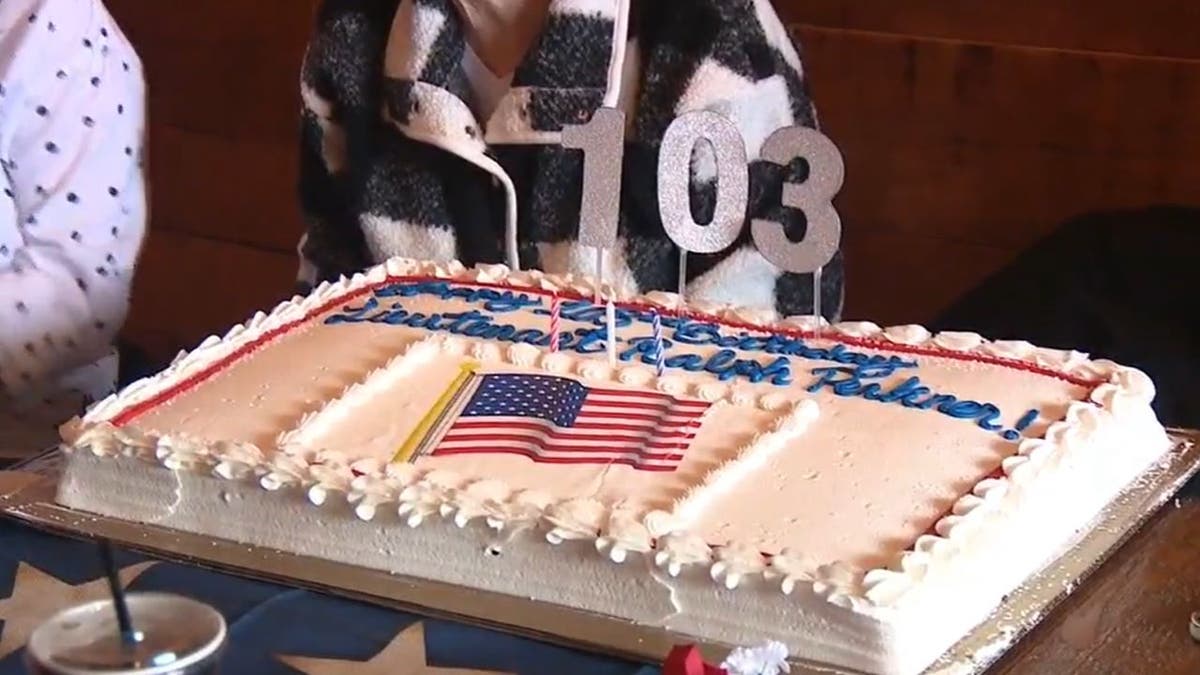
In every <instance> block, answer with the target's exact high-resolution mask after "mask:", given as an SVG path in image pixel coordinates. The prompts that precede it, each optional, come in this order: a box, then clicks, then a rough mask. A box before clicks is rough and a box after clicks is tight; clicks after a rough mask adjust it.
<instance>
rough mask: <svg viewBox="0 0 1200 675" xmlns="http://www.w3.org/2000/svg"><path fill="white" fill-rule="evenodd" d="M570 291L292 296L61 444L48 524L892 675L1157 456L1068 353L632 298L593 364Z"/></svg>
mask: <svg viewBox="0 0 1200 675" xmlns="http://www.w3.org/2000/svg"><path fill="white" fill-rule="evenodd" d="M594 293H595V289H594V288H593V286H592V284H591V283H590V282H588V281H586V280H583V279H578V278H567V277H554V276H549V275H543V274H540V273H537V272H510V271H509V270H508V269H506V268H503V267H498V266H489V267H479V268H476V269H466V268H464V267H462V266H461V265H457V264H449V265H433V264H425V263H417V262H412V261H407V260H393V261H391V262H389V263H387V264H386V265H384V266H380V267H377V268H375V269H372V270H371V271H370V272H369V273H367V274H363V275H359V276H356V277H355V278H353V279H348V280H343V281H341V282H339V283H335V284H326V285H323V286H321V287H320V288H318V289H317V290H316V291H315V292H314V293H313V294H311V295H310V296H308V297H306V298H296V299H294V300H292V301H290V302H287V303H284V304H282V305H280V306H279V307H278V308H276V309H275V310H274V311H273V312H272V313H270V314H269V315H266V314H259V315H257V316H255V317H254V318H253V319H251V320H250V321H249V322H248V323H246V324H245V325H243V326H238V327H236V328H234V329H233V330H232V331H230V332H229V334H227V335H226V336H225V337H224V338H215V337H214V338H210V339H209V340H207V341H205V342H204V343H203V344H202V345H200V347H199V348H198V349H196V350H195V351H193V352H192V353H190V354H187V355H181V356H180V358H179V359H177V360H176V362H175V363H174V364H173V365H172V366H171V367H170V368H168V369H167V370H166V371H165V372H163V373H161V374H159V375H157V376H155V377H152V378H149V379H147V380H143V381H141V382H138V383H136V384H134V385H133V386H130V387H129V388H127V389H125V390H124V391H122V392H121V393H119V394H118V395H116V396H114V397H111V398H109V399H108V400H105V401H103V402H101V403H99V404H98V405H96V406H94V407H93V408H92V409H91V410H90V411H89V412H88V414H87V415H86V416H85V417H84V418H83V419H82V420H78V421H76V422H74V423H72V424H71V425H69V426H68V427H67V428H66V429H65V434H64V435H65V438H66V441H67V444H68V461H67V466H66V470H65V474H64V478H63V480H62V483H61V485H60V488H59V492H58V501H59V502H60V503H62V504H64V505H66V506H68V507H72V508H75V509H79V510H83V511H88V512H93V513H98V514H103V515H106V516H112V517H116V518H121V519H126V520H131V521H138V522H144V523H154V524H156V525H160V526H164V527H168V528H175V529H179V530H185V531H189V532H194V533H200V534H203V535H208V536H212V537H217V538H224V539H229V540H234V541H238V542H245V543H251V544H256V545H262V546H267V547H272V548H277V549H281V550H284V551H291V552H296V553H300V554H305V555H310V556H318V557H321V558H327V559H330V560H334V561H339V562H344V563H349V564H354V565H359V566H365V567H369V568H373V569H379V570H386V571H388V572H393V573H397V574H403V575H411V576H414V577H420V578H427V579H433V580H438V581H441V582H448V583H451V584H457V585H463V586H469V587H474V588H480V589H486V590H488V591H494V592H499V593H506V594H512V595H516V596H521V597H527V598H532V599H534V600H536V601H540V602H546V603H555V604H561V605H567V606H570V607H574V608H579V609H583V610H587V611H591V612H598V613H601V614H606V615H610V616H612V617H616V618H618V619H623V620H631V621H635V622H639V623H643V624H648V625H652V626H659V627H664V628H667V629H669V630H672V631H677V632H678V633H679V634H680V635H683V636H689V637H693V638H698V639H701V640H705V641H711V642H714V643H720V644H726V645H741V644H757V643H761V642H762V641H763V640H768V639H770V640H778V641H780V642H783V643H784V644H786V645H787V646H788V648H789V649H790V650H791V653H792V655H793V656H795V657H798V658H801V659H807V660H811V661H815V662H820V663H823V664H829V665H832V666H835V667H840V668H845V669H852V670H857V671H864V672H869V673H889V674H891V673H894V674H897V675H908V674H911V673H917V672H920V671H921V670H923V669H925V668H926V667H928V665H929V664H930V663H932V662H933V661H934V660H936V659H937V657H938V656H939V655H940V654H942V653H943V652H944V651H945V650H946V649H948V648H949V647H950V646H951V645H953V643H955V642H956V641H957V640H958V639H960V638H961V637H962V636H963V635H964V634H965V633H967V632H968V631H969V630H970V629H971V628H972V627H974V626H975V625H977V624H978V623H979V622H981V621H982V620H983V619H985V618H986V617H987V616H988V614H989V613H990V612H991V611H992V610H993V609H994V608H995V607H996V605H997V604H998V603H999V602H1000V601H1001V599H1002V598H1003V597H1004V596H1005V595H1006V594H1007V593H1009V592H1010V591H1011V590H1013V589H1014V588H1016V587H1017V586H1018V585H1020V584H1021V582H1022V581H1023V580H1025V579H1026V578H1028V577H1029V576H1030V575H1031V574H1033V573H1034V572H1036V571H1037V570H1038V569H1039V568H1041V567H1042V566H1044V565H1045V564H1046V563H1047V562H1048V561H1050V560H1052V559H1053V558H1054V556H1055V555H1056V554H1057V553H1059V552H1061V551H1062V550H1063V548H1064V547H1065V546H1066V545H1067V544H1068V543H1069V542H1070V541H1071V539H1072V537H1074V536H1075V535H1076V534H1077V533H1078V532H1079V531H1080V530H1081V529H1083V528H1086V527H1087V525H1088V523H1089V522H1090V521H1091V520H1092V519H1093V518H1094V517H1095V515H1096V514H1097V513H1098V512H1099V511H1100V510H1101V509H1102V508H1103V506H1104V505H1105V504H1106V503H1107V502H1108V501H1110V500H1111V499H1112V498H1113V497H1114V496H1115V495H1116V494H1117V493H1119V492H1120V491H1121V490H1122V489H1123V488H1124V487H1126V486H1127V485H1128V483H1129V482H1130V481H1131V480H1132V479H1133V478H1134V477H1136V476H1137V475H1138V474H1140V473H1141V472H1143V471H1144V470H1145V469H1146V468H1148V467H1149V466H1150V465H1151V464H1152V463H1154V462H1155V461H1156V460H1157V459H1159V458H1160V457H1161V456H1162V455H1163V453H1164V452H1165V451H1166V450H1167V449H1168V447H1169V445H1170V442H1169V439H1168V437H1167V435H1166V433H1165V431H1164V429H1163V428H1162V426H1161V425H1160V424H1159V423H1158V421H1157V420H1156V419H1155V416H1154V414H1153V412H1152V411H1151V408H1150V401H1151V399H1152V397H1153V395H1154V389H1153V385H1152V384H1151V382H1150V381H1149V379H1148V378H1147V377H1146V376H1145V375H1144V374H1142V373H1140V372H1138V371H1136V370H1133V369H1129V368H1124V367H1121V366H1119V365H1117V364H1114V363H1111V362H1105V361H1092V360H1089V359H1088V358H1087V356H1086V355H1084V354H1081V353H1078V352H1071V351H1059V350H1052V349H1040V348H1037V347H1034V346H1033V345H1030V344H1028V343H1025V342H988V341H986V340H984V339H983V338H981V337H979V336H978V335H974V334H969V333H942V334H938V335H931V334H930V333H929V332H928V331H927V330H925V329H923V328H921V327H919V326H901V327H896V328H886V329H883V328H880V327H879V326H876V325H874V324H871V323H865V322H864V323H844V324H839V325H835V326H822V325H820V324H819V323H818V322H817V321H816V320H814V319H812V318H804V317H800V318H789V319H779V318H778V317H776V316H774V315H773V314H772V313H771V312H770V311H751V310H736V309H730V308H725V307H706V306H695V305H693V306H689V307H682V306H680V304H679V301H678V298H677V297H675V296H673V295H670V294H650V295H648V296H645V297H618V298H617V302H616V311H615V312H614V316H615V325H616V335H617V338H618V339H617V341H616V343H615V344H614V346H613V347H614V348H613V350H612V353H611V354H610V352H609V350H608V349H607V345H606V336H607V330H606V316H605V309H604V307H603V306H601V305H596V304H593V296H594ZM552 323H554V324H556V325H557V326H558V334H559V339H558V344H557V345H554V346H552V345H551V340H550V339H549V337H548V335H549V331H550V325H551V324H552ZM656 324H657V327H658V328H659V331H658V335H659V338H660V339H658V340H656V339H655V333H656ZM660 349H661V351H660ZM659 368H661V369H662V371H663V372H662V374H661V375H660V374H659V373H658V369H659Z"/></svg>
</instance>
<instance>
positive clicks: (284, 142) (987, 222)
mask: <svg viewBox="0 0 1200 675" xmlns="http://www.w3.org/2000/svg"><path fill="white" fill-rule="evenodd" d="M108 4H109V7H110V9H111V10H112V12H113V14H114V15H115V16H116V18H117V20H118V22H119V23H121V25H122V26H123V27H124V29H125V31H126V32H127V33H128V34H129V35H130V37H131V38H132V40H133V41H134V43H135V44H136V46H137V47H138V49H139V51H140V53H141V55H142V58H143V60H144V61H145V64H146V70H147V73H148V79H149V84H150V114H151V120H150V122H151V124H150V138H151V146H150V162H151V163H150V171H151V190H152V192H151V194H152V210H151V218H152V231H151V235H150V238H149V241H148V243H147V247H146V250H145V253H144V257H143V260H142V265H141V268H140V270H139V272H138V275H137V280H136V288H135V292H134V297H133V311H132V316H131V317H130V321H129V324H128V329H127V334H128V337H130V338H131V339H133V340H134V341H135V342H137V343H140V344H142V345H143V346H145V347H146V348H147V349H148V350H149V351H150V352H151V353H152V354H154V355H156V356H162V355H165V354H167V353H169V352H173V351H174V350H176V349H179V348H182V347H190V346H191V345H194V344H195V343H196V342H198V341H199V340H200V339H202V338H203V337H204V336H205V335H207V334H209V333H212V332H217V331H221V330H223V329H224V328H225V327H227V326H229V325H230V324H232V323H235V322H237V321H240V320H242V319H243V318H245V317H246V316H248V315H249V314H250V313H252V312H253V311H254V310H255V309H258V308H262V307H267V306H270V305H273V304H274V303H275V302H277V301H278V300H280V299H282V298H283V297H286V296H287V295H288V294H289V293H290V284H291V281H292V278H293V274H294V271H295V255H294V253H293V248H294V246H295V242H296V240H297V237H298V236H299V234H300V231H301V229H302V226H301V222H300V217H299V214H298V212H297V208H296V202H295V187H294V185H295V174H296V160H295V148H296V117H297V110H298V102H297V86H296V81H297V69H298V64H299V62H300V58H301V55H302V53H303V49H304V43H305V40H306V37H307V34H308V30H309V25H310V16H311V11H312V6H313V5H314V1H313V0H305V1H298V0H260V1H259V2H254V3H249V2H245V1H244V0H206V1H205V2H186V3H177V2H161V1H159V0H108ZM776 5H777V7H778V8H779V11H780V14H781V15H782V16H783V17H784V18H785V21H787V23H788V24H789V25H790V26H792V27H793V28H794V30H795V32H796V34H797V35H798V36H799V38H800V40H801V42H802V44H803V49H804V55H805V62H806V66H807V68H808V70H809V73H810V76H811V81H812V86H813V90H814V94H815V96H816V99H817V103H818V106H819V107H820V112H821V116H822V122H823V125H824V127H825V129H826V132H827V133H828V134H829V135H830V136H831V137H832V138H833V139H834V140H835V141H836V142H837V143H838V144H839V146H841V148H842V150H843V152H844V153H845V155H846V160H847V172H848V178H847V186H846V188H845V190H844V192H843V194H842V195H841V197H840V198H839V208H840V210H841V212H842V214H843V218H844V220H845V222H846V247H847V249H848V256H849V257H848V260H849V263H848V264H849V283H848V303H849V305H848V310H847V314H848V316H849V317H851V318H871V319H874V320H877V321H879V322H881V323H900V322H920V321H924V320H928V319H929V318H931V317H932V316H933V315H934V314H935V313H936V312H937V311H938V310H939V309H941V308H943V307H945V306H946V305H947V303H949V302H950V301H951V300H953V299H954V298H955V297H957V296H958V295H959V294H961V293H962V292H963V291H965V290H966V289H967V288H969V287H970V286H972V285H973V284H975V283H977V282H978V281H979V280H981V279H982V278H984V277H985V276H986V275H987V274H989V273H990V272H992V271H993V270H995V269H997V268H998V267H1000V266H1001V265H1003V264H1004V263H1005V262H1007V261H1008V260H1010V259H1012V257H1013V256H1014V255H1015V254H1016V253H1017V252H1019V251H1020V250H1022V249H1023V248H1025V247H1027V246H1028V245H1029V244H1030V243H1031V242H1033V241H1035V240H1036V239H1037V238H1038V237H1040V236H1042V235H1043V234H1045V233H1046V232H1047V231H1049V230H1050V229H1051V228H1053V227H1054V225H1055V224H1056V223H1058V222H1060V221H1062V220H1064V219H1065V218H1067V217H1070V216H1072V215H1076V214H1079V213H1082V212H1086V211H1091V210H1096V209H1104V208H1112V207H1126V206H1141V205H1146V204H1151V203H1163V202H1175V203H1192V204H1195V203H1200V41H1198V40H1197V39H1196V37H1195V36H1196V35H1197V29H1198V28H1200V20H1198V19H1200V5H1196V4H1195V3H1194V2H1192V0H1142V2H1139V3H1134V4H1130V3H1126V2H1116V1H1115V0H1095V1H1093V2H1090V3H1079V2H1074V1H1072V0H1007V1H1006V2H1002V3H998V2H994V0H960V1H959V2H950V3H948V2H944V1H943V0H803V1H798V0H796V1H794V0H777V2H776Z"/></svg>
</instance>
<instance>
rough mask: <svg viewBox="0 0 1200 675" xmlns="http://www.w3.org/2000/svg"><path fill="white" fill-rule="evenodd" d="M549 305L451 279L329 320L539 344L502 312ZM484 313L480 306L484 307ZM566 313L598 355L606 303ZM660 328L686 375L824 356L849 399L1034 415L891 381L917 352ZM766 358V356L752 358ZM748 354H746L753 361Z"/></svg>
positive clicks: (634, 318) (1009, 432)
mask: <svg viewBox="0 0 1200 675" xmlns="http://www.w3.org/2000/svg"><path fill="white" fill-rule="evenodd" d="M418 296H423V297H434V298H438V299H441V300H459V301H461V302H463V303H467V304H472V305H476V306H478V309H467V310H465V311H458V312H440V313H431V314H426V313H422V312H414V311H410V310H409V309H406V308H405V307H404V305H403V303H402V302H400V301H399V300H401V299H405V298H414V297H418ZM548 306H549V303H548V302H546V301H545V299H544V298H542V297H540V296H530V295H529V294H527V293H521V292H516V291H512V290H495V289H490V288H475V287H471V286H463V285H458V284H451V283H450V282H447V281H419V282H398V283H394V284H390V285H387V286H384V287H382V288H380V289H378V290H376V291H375V293H374V296H373V297H371V298H368V299H367V300H366V301H365V302H363V303H362V305H360V306H357V307H354V306H347V307H344V308H343V309H342V311H341V312H340V313H336V314H333V315H331V316H329V317H328V318H327V319H326V320H325V323H327V324H331V325H336V324H349V323H380V324H387V325H393V326H406V327H409V328H417V329H422V330H428V331H435V332H445V333H452V334H455V335H463V336H466V337H472V338H480V339H486V340H496V341H499V342H509V343H524V344H531V345H536V346H539V347H548V346H549V345H550V335H549V333H548V332H546V331H544V330H539V329H536V328H519V327H517V326H514V325H511V324H507V323H503V322H501V321H499V320H498V319H497V316H498V315H503V314H508V313H510V312H516V311H521V310H524V311H526V312H532V313H533V314H536V315H542V316H546V315H549V313H550V312H549V309H548ZM480 310H484V311H480ZM560 311H561V319H562V321H563V322H564V323H565V322H572V323H575V324H584V326H585V327H582V328H575V329H574V330H565V331H562V332H560V334H559V348H560V349H562V350H564V351H572V352H575V353H579V354H600V353H603V352H604V351H605V350H606V340H607V330H606V325H605V321H606V319H605V309H604V307H602V306H597V305H594V304H592V303H591V302H589V301H587V300H564V301H563V303H562V305H561V310H560ZM615 314H616V316H615V323H616V326H617V327H618V328H629V327H630V326H634V325H638V324H641V325H645V326H647V327H648V326H649V325H650V323H651V321H652V314H651V313H650V312H649V311H642V310H638V309H630V308H617V309H616V312H615ZM661 320H662V325H663V327H664V329H666V330H664V335H663V345H662V346H663V351H664V353H665V354H666V356H665V358H664V360H663V366H664V367H666V368H669V369H675V370H683V371H688V372H707V373H711V374H712V375H714V376H716V378H717V379H718V380H721V381H728V380H732V379H735V378H741V379H744V380H748V381H750V382H767V383H770V384H772V385H775V386H779V387H782V386H787V385H789V384H792V383H793V382H794V380H795V374H794V373H793V370H792V363H791V358H793V357H794V358H799V359H804V360H808V361H825V362H830V363H834V364H838V365H835V366H830V367H821V368H813V369H812V371H811V372H812V374H813V375H814V376H815V377H816V379H815V381H813V383H812V384H810V385H809V386H808V387H807V390H808V391H809V392H810V393H814V394H815V393H818V392H821V391H830V392H832V393H833V394H834V395H837V396H843V397H858V398H862V399H865V400H868V401H875V402H878V403H886V404H892V405H900V406H903V407H905V408H911V409H915V410H931V411H935V412H937V413H940V414H943V415H946V416H949V417H952V418H955V419H961V420H969V421H973V422H974V423H975V424H976V425H977V426H978V427H979V428H981V429H984V430H987V431H990V432H996V433H999V434H1000V435H1001V436H1002V437H1003V438H1005V439H1007V440H1010V441H1015V440H1018V439H1019V438H1020V437H1021V432H1023V431H1024V430H1025V429H1026V428H1028V427H1029V426H1030V425H1031V424H1032V423H1033V422H1034V421H1036V419H1037V417H1038V414H1037V411H1036V410H1030V411H1028V412H1026V413H1025V414H1024V415H1023V416H1022V417H1021V418H1020V419H1019V420H1018V421H1017V422H1016V423H1015V424H1014V425H1013V426H1012V427H1011V428H1009V427H1006V426H1005V425H1004V424H1002V423H1001V422H1000V420H1001V419H1002V417H1003V414H1002V412H1001V411H1000V409H999V408H998V407H997V406H996V405H995V404H993V403H987V402H980V401H973V400H969V399H962V398H959V397H957V396H954V395H952V394H944V393H938V392H934V391H933V390H931V389H930V388H929V387H928V386H926V385H925V384H923V383H922V381H921V379H920V378H919V377H917V376H911V377H907V378H906V379H904V380H902V381H900V382H899V383H896V382H894V381H893V382H885V380H886V379H888V378H891V377H892V376H894V375H896V374H897V373H898V372H900V371H902V370H904V369H910V368H917V367H918V364H917V362H916V361H913V360H912V359H907V358H904V357H902V356H899V355H895V354H890V355H883V354H869V353H865V352H860V351H856V350H855V349H853V348H851V347H849V346H847V345H845V344H841V343H836V344H833V345H830V346H828V347H817V346H814V345H810V344H808V343H807V342H805V340H804V339H802V338H800V337H794V336H790V335H778V334H770V335H752V334H750V333H749V332H746V331H739V332H737V333H731V332H728V330H725V331H723V330H722V329H723V327H722V326H720V325H718V324H716V323H710V322H705V321H697V320H694V319H689V318H687V317H671V316H663V317H661ZM615 339H616V340H617V341H618V343H619V344H618V358H619V359H620V360H621V361H624V362H632V361H639V362H641V363H645V364H648V365H654V363H655V344H654V340H653V338H652V337H650V336H649V335H644V336H638V337H626V338H621V337H617V338H615ZM681 347H709V348H712V349H713V351H712V352H711V353H709V354H695V353H686V352H684V353H675V354H671V353H670V351H671V350H672V349H673V348H674V349H676V350H677V351H678V350H679V348H681ZM758 355H762V356H766V357H769V358H768V359H767V360H765V361H760V360H758V359H757V358H754V357H755V356H758ZM747 357H749V358H747Z"/></svg>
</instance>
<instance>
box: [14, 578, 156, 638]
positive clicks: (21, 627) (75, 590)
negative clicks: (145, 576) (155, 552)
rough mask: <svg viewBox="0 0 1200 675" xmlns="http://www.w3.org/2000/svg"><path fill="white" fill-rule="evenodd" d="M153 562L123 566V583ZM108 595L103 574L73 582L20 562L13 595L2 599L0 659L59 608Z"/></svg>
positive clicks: (60, 609)
mask: <svg viewBox="0 0 1200 675" xmlns="http://www.w3.org/2000/svg"><path fill="white" fill-rule="evenodd" d="M154 564H155V563H154V562H143V563H138V564H136V565H133V566H130V567H126V568H125V569H123V570H121V571H120V573H119V575H118V576H119V577H120V579H121V585H122V586H128V585H129V584H130V583H131V582H132V581H133V580H134V579H137V578H138V577H139V576H141V575H142V572H145V571H146V570H147V569H148V568H149V567H151V566H152V565H154ZM108 597H110V596H109V590H108V580H107V579H105V578H104V577H100V578H99V579H94V580H92V581H87V582H84V583H82V584H79V585H77V586H72V585H71V584H68V583H65V582H63V581H59V580H58V579H56V578H54V577H53V576H51V575H49V574H46V573H45V572H43V571H41V570H39V569H38V568H36V567H34V566H32V565H28V564H26V563H23V562H22V563H17V576H16V579H15V580H14V581H13V590H12V595H10V596H9V597H7V598H5V599H3V600H0V621H3V622H4V627H3V628H0V659H3V658H4V657H5V656H8V655H9V654H11V653H13V652H15V651H17V650H18V649H20V648H21V647H24V646H25V643H26V642H28V641H29V636H30V634H31V633H33V630H34V629H35V628H37V627H38V626H39V625H41V624H42V623H43V622H44V621H46V620H47V619H49V618H50V617H52V616H54V615H55V614H57V613H58V612H60V611H62V610H64V609H67V608H68V607H74V606H75V605H81V604H83V603H85V602H92V601H95V600H103V599H105V598H108Z"/></svg>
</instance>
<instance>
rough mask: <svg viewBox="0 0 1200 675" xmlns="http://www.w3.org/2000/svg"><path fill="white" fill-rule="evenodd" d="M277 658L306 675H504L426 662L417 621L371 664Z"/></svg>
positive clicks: (281, 656) (301, 657)
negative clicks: (440, 666) (342, 674)
mask: <svg viewBox="0 0 1200 675" xmlns="http://www.w3.org/2000/svg"><path fill="white" fill-rule="evenodd" d="M276 658H277V659H279V660H280V661H282V662H283V663H285V664H287V665H288V666H290V667H292V668H295V669H296V670H298V671H300V672H302V673H304V674H305V675H338V674H339V673H345V672H354V673H357V674H358V675H504V674H503V673H500V671H495V670H472V669H468V668H438V667H435V666H430V665H426V663H425V626H424V625H423V624H422V623H421V622H419V621H418V622H417V623H414V624H412V625H411V626H409V627H408V628H405V629H404V630H402V631H400V633H398V634H397V635H396V637H394V638H392V641H391V642H390V643H388V645H387V646H386V647H384V648H383V649H382V650H380V652H379V653H378V654H376V655H375V656H373V657H371V659H370V660H368V661H345V660H341V659H321V658H315V657H311V656H293V655H290V654H280V655H278V656H276Z"/></svg>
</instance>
